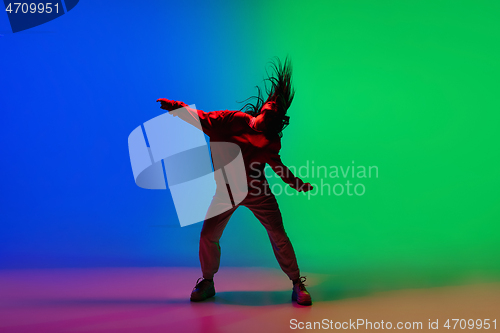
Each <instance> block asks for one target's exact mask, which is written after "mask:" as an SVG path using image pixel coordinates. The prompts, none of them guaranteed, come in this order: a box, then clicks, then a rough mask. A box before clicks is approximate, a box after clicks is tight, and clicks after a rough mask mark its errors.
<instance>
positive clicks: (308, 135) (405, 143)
mask: <svg viewBox="0 0 500 333" xmlns="http://www.w3.org/2000/svg"><path fill="white" fill-rule="evenodd" d="M499 14H500V6H499V5H498V3H496V2H491V1H465V2H461V3H460V4H457V3H456V2H453V1H443V2H439V3H435V2H433V1H418V2H415V1H409V2H406V1H401V2H398V1H380V2H377V3H376V4H375V3H374V2H372V1H349V2H348V1H328V2H315V3H314V4H312V3H309V2H307V3H306V4H300V3H299V2H293V4H288V2H285V1H276V2H272V3H267V2H263V1H259V2H255V1H252V2H246V3H242V2H230V1H217V2H210V3H207V2H201V1H199V2H197V1H188V2H184V3H183V4H180V3H177V2H168V3H164V2H160V1H146V2H140V3H139V2H136V1H121V2H119V3H118V2H113V3H110V2H107V1H106V2H98V1H80V3H79V4H78V5H77V6H76V7H75V8H74V9H73V10H71V12H69V13H67V14H65V15H63V16H62V17H60V18H58V19H56V20H54V21H51V22H48V23H46V24H44V25H42V26H39V27H36V28H33V29H30V30H27V31H25V32H20V33H16V34H12V33H8V31H9V30H10V28H9V25H8V21H7V15H6V14H5V13H3V14H0V31H4V32H1V33H0V34H2V36H0V47H1V62H0V75H1V81H0V109H1V111H2V116H3V122H2V125H3V126H2V131H0V136H1V142H2V145H1V146H0V147H1V148H0V154H1V157H2V163H1V169H0V172H1V175H2V182H1V184H2V185H1V186H2V187H1V188H2V192H1V201H0V210H1V220H2V222H1V231H0V259H1V260H0V267H2V268H24V267H93V266H194V267H197V266H198V265H199V263H198V239H199V232H200V229H201V224H196V225H193V226H189V227H186V228H180V227H179V223H178V221H177V217H176V213H175V210H174V207H173V205H172V200H171V197H170V193H169V191H168V190H167V191H155V190H144V189H141V188H139V187H137V186H136V185H135V183H134V179H133V175H132V170H131V166H130V160H129V156H128V147H127V137H128V135H129V133H130V132H131V131H132V130H133V129H134V128H136V127H137V126H138V125H140V124H142V123H143V122H144V121H147V120H149V119H151V118H153V117H155V116H157V115H159V114H161V113H163V110H160V109H159V104H157V103H156V102H155V101H156V99H157V98H160V97H165V98H169V99H176V100H181V101H184V102H186V103H188V104H196V106H197V107H198V108H200V109H202V110H205V111H211V110H221V109H239V108H241V106H242V104H239V103H237V101H242V100H244V99H246V98H247V97H249V96H250V95H253V94H255V92H256V90H255V85H258V84H262V79H263V77H264V75H265V68H266V64H267V62H268V61H269V60H271V58H272V57H273V56H279V57H281V58H284V57H285V56H286V55H290V56H291V58H292V60H293V62H294V66H295V72H294V75H295V84H296V88H297V96H296V99H295V100H294V104H293V105H292V108H291V109H290V115H291V125H290V127H289V128H287V129H286V131H285V132H284V134H285V136H284V139H283V142H284V143H283V146H284V148H283V150H282V158H283V161H284V162H285V164H289V165H295V166H300V165H303V164H305V162H306V160H308V159H309V160H315V161H316V163H317V165H344V166H347V165H351V161H353V160H354V161H355V162H356V164H358V165H377V166H379V169H380V175H381V176H380V178H379V179H371V180H367V181H366V187H367V193H366V195H364V196H363V197H358V198H357V197H346V196H343V197H331V196H330V197H326V196H324V197H317V198H315V200H307V199H306V197H304V196H294V197H286V196H280V197H279V198H278V201H279V203H280V206H281V207H282V211H283V216H284V220H285V226H286V228H287V232H288V234H289V235H290V237H291V239H292V243H293V244H294V247H295V248H296V252H297V256H298V259H299V265H300V266H301V268H302V269H303V270H305V271H314V272H323V271H335V272H347V271H350V272H351V273H349V274H347V275H345V276H346V281H354V280H353V279H356V278H359V279H361V278H360V276H364V277H365V279H368V280H369V279H372V280H373V279H378V277H380V279H379V282H380V283H381V284H392V286H404V285H406V286H407V285H409V284H411V285H422V284H424V285H428V284H431V285H436V284H437V285H439V284H448V283H454V282H456V281H459V280H460V279H469V278H472V277H479V278H481V279H494V280H498V278H499V277H500V261H499V260H498V258H499V257H500V247H499V246H498V233H499V231H500V229H499V224H498V221H500V211H499V209H498V202H499V201H498V199H499V198H500V192H499V188H500V187H499V185H500V178H499V177H498V163H499V161H500V155H499V150H498V143H499V139H498V125H499V124H500V118H499V113H498V110H499V109H500V105H499V104H500V103H499V101H498V97H497V95H498V94H497V90H498V74H499V72H500V65H499V62H498V59H499V56H500V49H499V47H498V45H499V44H498V40H499V37H500V26H499V25H500V23H499V21H498V15H499ZM167 144H175V142H171V143H167ZM307 180H308V181H311V182H317V181H319V179H314V178H313V179H307ZM272 182H273V183H276V182H279V181H278V180H272ZM221 246H222V265H223V266H241V265H243V266H269V267H274V268H278V265H277V263H276V261H275V258H274V256H273V253H272V249H271V245H270V243H269V240H268V238H267V234H266V233H265V231H264V229H263V227H262V226H261V225H260V224H259V223H258V221H257V220H256V219H255V218H254V217H253V216H252V215H251V213H250V212H249V211H248V210H246V209H240V210H238V211H237V212H236V213H235V215H234V216H233V218H232V220H231V221H230V223H229V224H228V227H227V229H226V230H225V232H224V235H223V238H222V242H221ZM358 272H360V274H358ZM388 276H390V279H387V277H388ZM368 280H366V281H365V282H366V283H368V282H367V281H368ZM460 281H462V280H460ZM370 283H371V282H370Z"/></svg>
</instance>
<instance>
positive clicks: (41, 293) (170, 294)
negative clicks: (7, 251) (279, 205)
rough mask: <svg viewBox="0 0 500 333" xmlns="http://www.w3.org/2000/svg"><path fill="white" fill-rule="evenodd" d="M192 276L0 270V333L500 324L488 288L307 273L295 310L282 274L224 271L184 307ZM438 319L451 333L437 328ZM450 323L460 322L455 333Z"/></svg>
mask: <svg viewBox="0 0 500 333" xmlns="http://www.w3.org/2000/svg"><path fill="white" fill-rule="evenodd" d="M306 274H307V273H306ZM199 275H200V271H199V268H95V269H46V270H1V271H0V332H23V333H24V332H37V333H44V332H123V333H127V332H260V333H264V332H290V331H297V330H300V331H312V330H306V329H300V328H302V327H304V328H314V327H316V331H318V330H328V329H332V330H334V329H335V326H336V325H337V326H336V328H337V329H341V330H353V329H355V328H356V329H357V330H360V331H378V330H380V329H382V327H384V328H386V329H387V328H388V327H387V326H388V325H389V323H388V322H390V325H392V329H396V326H397V325H398V323H400V324H399V326H400V327H403V328H404V325H406V328H407V329H406V330H419V331H424V332H426V331H429V324H430V323H433V324H432V325H433V326H434V327H435V326H436V325H437V327H438V329H435V330H434V329H433V330H432V331H434V332H436V331H437V332H439V331H443V332H450V331H454V330H453V326H454V324H455V322H454V321H452V319H465V320H469V319H474V320H475V321H474V324H473V325H479V324H480V323H481V324H483V325H486V322H487V321H485V320H486V319H489V324H490V330H489V331H495V330H494V327H493V325H494V322H493V320H495V319H496V323H497V330H498V329H499V328H498V326H499V325H500V283H498V282H490V283H475V284H468V285H462V286H450V287H435V288H427V289H422V288H420V289H405V290H392V291H383V292H370V293H367V292H356V290H352V291H350V292H346V291H345V290H339V289H336V288H335V287H334V286H335V283H334V281H335V277H333V276H327V275H315V274H308V275H307V276H308V280H307V282H306V284H307V285H308V290H309V291H310V292H311V295H312V297H313V302H314V304H313V305H312V306H311V307H303V306H299V305H296V304H293V303H291V301H290V297H291V283H290V282H289V281H288V280H287V279H286V276H284V274H283V273H282V272H281V271H279V270H275V269H266V268H224V270H221V271H220V272H219V273H218V274H217V276H216V280H215V287H216V290H217V295H216V296H215V297H214V298H212V299H210V300H207V301H205V302H201V303H191V302H190V301H189V294H190V292H191V290H192V288H193V286H194V284H195V282H196V280H197V278H198V277H199ZM447 319H450V320H451V321H450V322H449V324H450V325H451V329H447V328H446V327H444V325H445V324H446V320H447ZM478 320H480V321H478ZM382 321H383V323H382ZM436 321H438V322H437V323H436ZM314 322H316V324H315V323H314ZM367 322H369V323H367ZM358 323H359V326H357V325H356V324H358ZM418 323H421V325H422V326H421V327H420V326H418V325H419V324H418ZM471 323H472V322H471V321H469V322H467V325H468V324H471ZM460 324H462V327H464V326H465V325H466V321H462V322H460V321H457V325H456V326H455V330H461V329H460V328H459V326H460ZM314 325H316V326H314ZM330 325H331V326H330ZM370 325H371V326H370ZM342 326H343V328H342ZM474 327H475V328H477V327H478V326H474ZM377 328H378V329H377ZM483 329H484V326H483Z"/></svg>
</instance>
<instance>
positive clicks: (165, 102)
mask: <svg viewBox="0 0 500 333" xmlns="http://www.w3.org/2000/svg"><path fill="white" fill-rule="evenodd" d="M156 101H157V102H160V103H161V106H160V108H161V109H163V110H167V111H173V110H175V109H179V108H181V107H183V106H184V105H182V104H184V103H182V102H177V101H171V100H169V99H166V98H158V99H157V100H156Z"/></svg>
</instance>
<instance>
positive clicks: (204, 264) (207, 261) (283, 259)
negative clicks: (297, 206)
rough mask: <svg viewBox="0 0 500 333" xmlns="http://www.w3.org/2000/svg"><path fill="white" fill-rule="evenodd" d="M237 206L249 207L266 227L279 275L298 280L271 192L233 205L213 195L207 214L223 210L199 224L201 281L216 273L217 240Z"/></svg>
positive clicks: (218, 257) (217, 265)
mask: <svg viewBox="0 0 500 333" xmlns="http://www.w3.org/2000/svg"><path fill="white" fill-rule="evenodd" d="M240 205H242V206H245V207H247V208H249V209H250V210H251V211H252V213H253V214H254V215H255V217H256V218H257V219H258V220H259V221H260V223H262V225H263V226H264V227H265V228H266V230H267V234H268V235H269V239H270V240H271V244H272V246H273V251H274V255H275V256H276V259H277V260H278V263H279V265H280V267H281V269H282V270H283V272H285V274H286V275H288V277H289V278H290V280H295V279H298V278H299V277H300V273H299V267H298V266H297V259H296V258H295V252H294V251H293V247H292V244H291V243H290V240H289V239H288V236H287V234H286V232H285V229H284V227H283V220H282V218H281V212H280V209H279V207H278V202H277V201H276V198H275V197H274V195H273V194H271V193H268V194H267V195H266V194H261V195H253V194H248V196H247V197H246V198H245V199H244V200H243V201H242V202H241V203H240V204H239V205H237V206H232V205H231V204H230V203H228V202H227V200H224V199H221V198H220V197H218V196H217V195H215V196H214V198H213V199H212V203H211V204H210V207H209V209H208V212H210V211H211V210H214V209H216V210H218V211H221V210H224V209H227V210H226V211H224V212H223V213H221V214H219V215H217V216H214V217H211V218H208V219H206V220H205V221H204V223H203V228H202V229H201V237H200V262H201V270H202V272H203V278H205V279H213V277H214V274H215V273H217V271H218V270H219V265H220V254H221V249H220V245H219V240H220V238H221V236H222V232H223V231H224V228H225V227H226V225H227V222H228V221H229V219H230V218H231V215H233V213H234V211H235V210H236V208H238V206H240ZM207 215H209V214H207Z"/></svg>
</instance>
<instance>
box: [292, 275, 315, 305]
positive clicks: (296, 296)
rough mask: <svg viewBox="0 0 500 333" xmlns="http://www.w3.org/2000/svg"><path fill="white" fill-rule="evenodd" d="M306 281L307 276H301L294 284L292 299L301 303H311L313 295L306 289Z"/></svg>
mask: <svg viewBox="0 0 500 333" xmlns="http://www.w3.org/2000/svg"><path fill="white" fill-rule="evenodd" d="M305 281H306V277H305V276H301V277H300V278H299V281H298V282H297V283H294V284H293V292H292V301H295V302H297V304H300V305H311V304H312V301H311V295H309V293H308V292H307V290H306V286H305V285H304V282H305Z"/></svg>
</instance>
